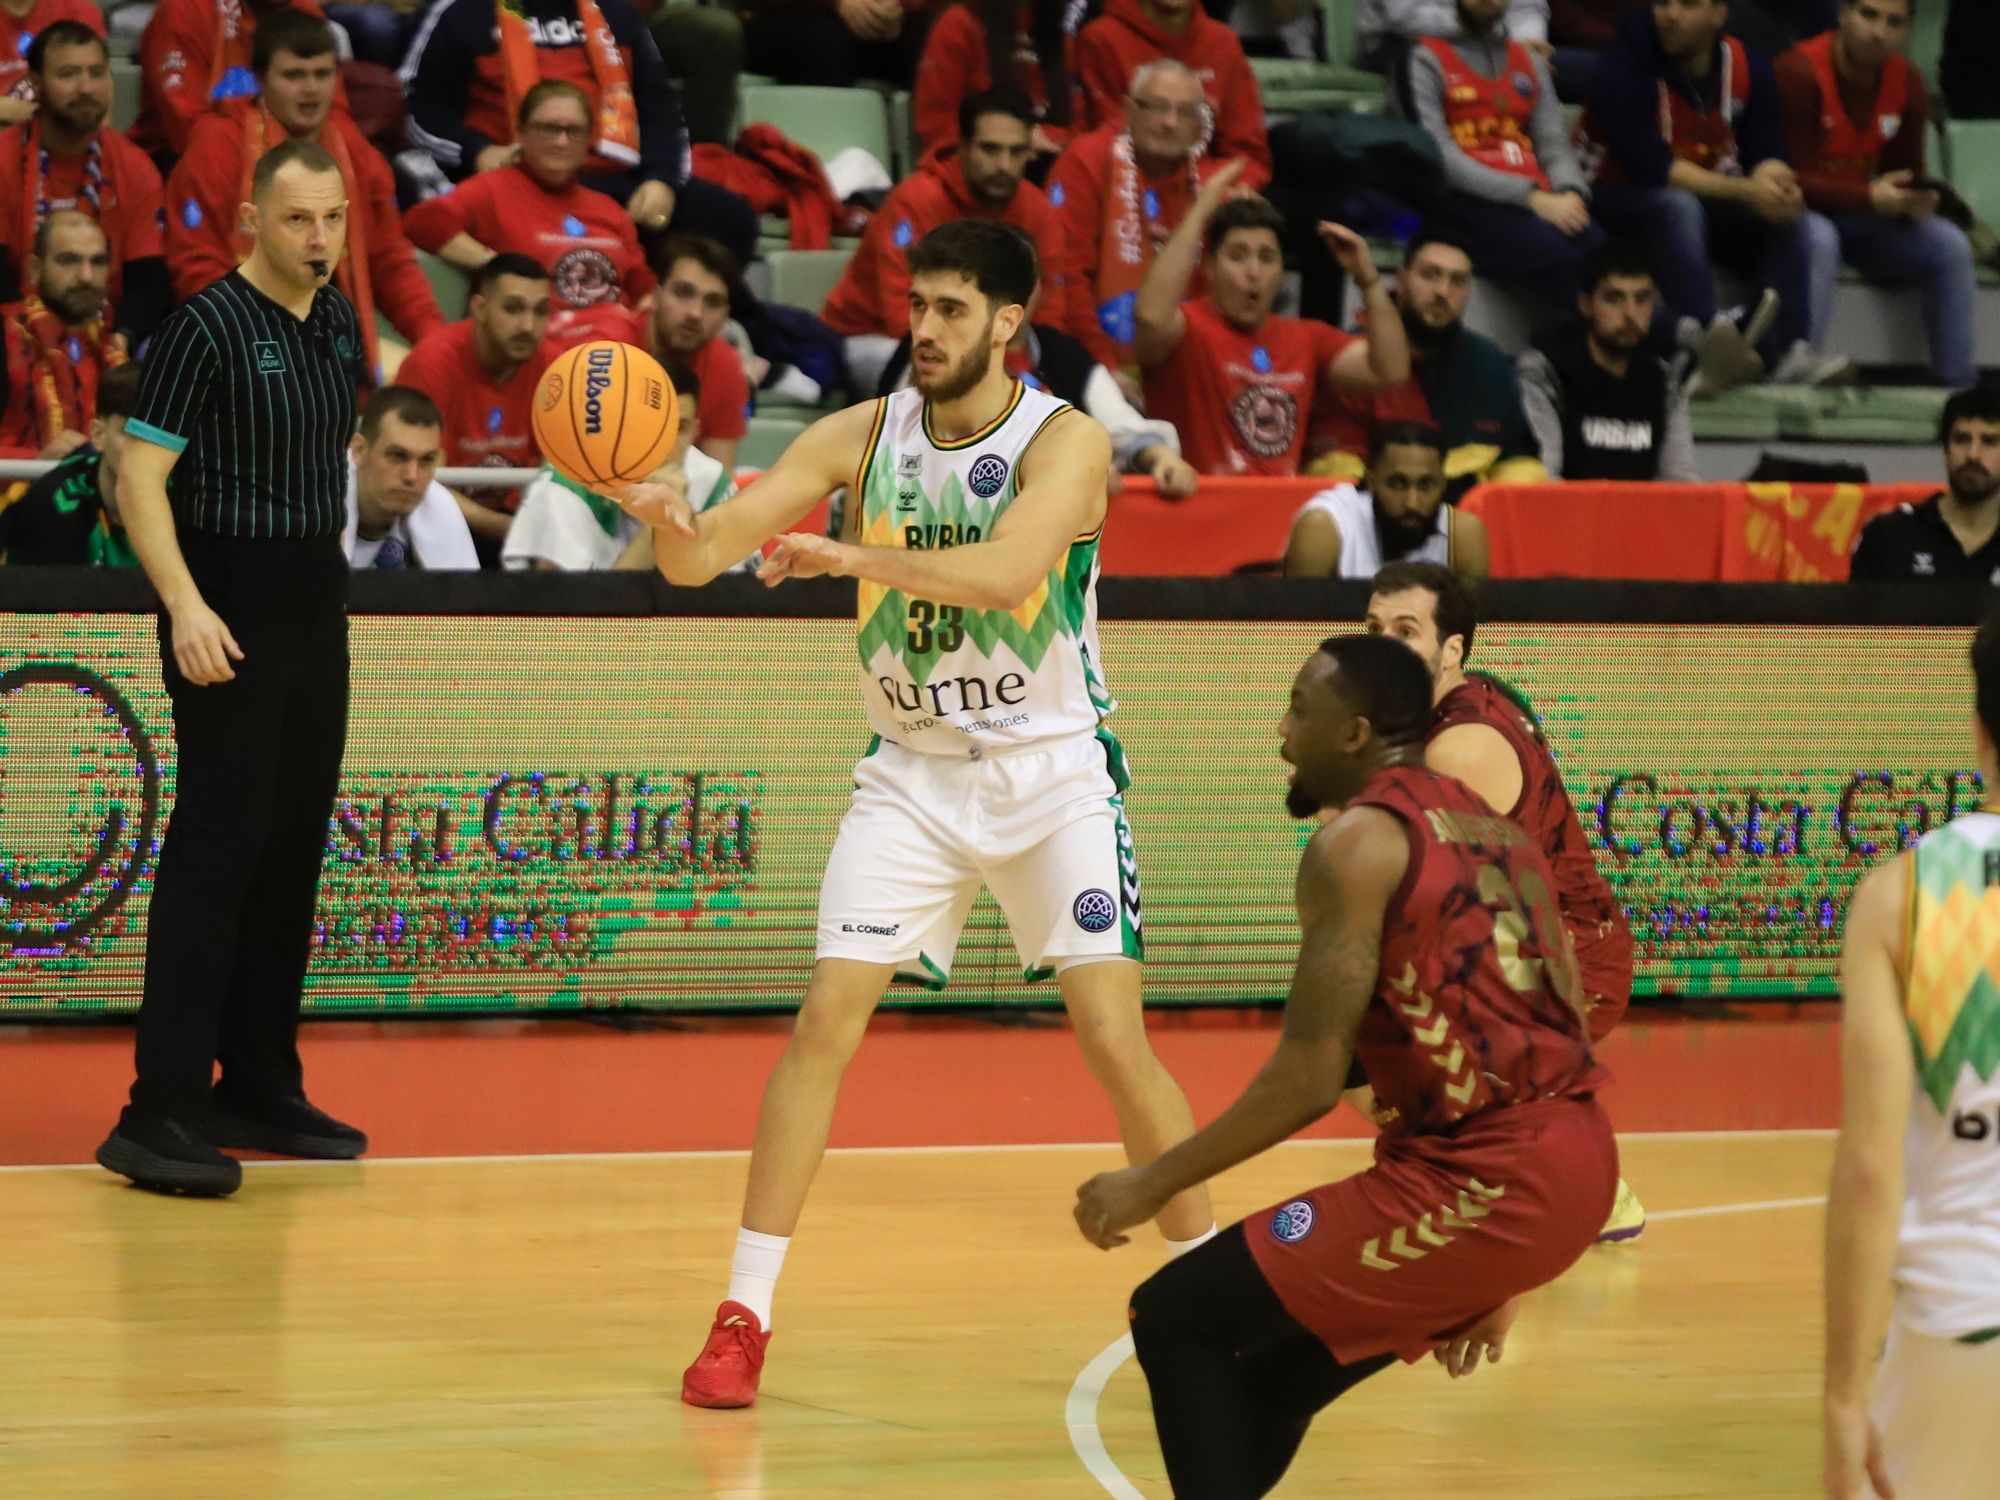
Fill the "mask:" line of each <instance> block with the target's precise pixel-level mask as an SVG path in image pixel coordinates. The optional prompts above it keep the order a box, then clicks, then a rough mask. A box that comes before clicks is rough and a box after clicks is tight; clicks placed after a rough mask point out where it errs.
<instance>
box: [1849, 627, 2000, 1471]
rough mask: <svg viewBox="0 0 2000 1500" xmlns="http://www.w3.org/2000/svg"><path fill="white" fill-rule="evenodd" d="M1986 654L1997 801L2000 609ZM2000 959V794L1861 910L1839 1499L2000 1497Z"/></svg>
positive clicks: (1986, 726)
mask: <svg viewBox="0 0 2000 1500" xmlns="http://www.w3.org/2000/svg"><path fill="white" fill-rule="evenodd" d="M1972 670H1973V677H1974V679H1975V696H1976V703H1977V716H1976V718H1975V721H1974V725H1973V735H1974V739H1975V741H1976V743H1977V745H1978V751H1979V772H1980V775H1981V776H1982V777H1984V778H1985V784H1986V787H1987V788H1988V792H1989V798H1990V797H1991V795H1992V793H1993V791H1994V789H1996V788H2000V751H1996V750H1995V748H1994V743H1995V740H1996V739H2000V615H1996V616H1993V617H1990V618H1989V619H1988V620H1987V622H1986V624H1985V625H1984V626H1982V627H1981V628H1980V631H1979V634H1978V636H1977V638H1976V639H1975V640H1974V642H1973V647H1972ZM1995 974H2000V807H1996V804H1995V802H1994V801H1992V800H1989V801H1987V802H1986V803H1985V804H1983V805H1982V806H1981V807H1980V808H1979V810H1978V811H1977V812H1974V813H1971V814H1969V815H1968V816H1966V817H1963V818H1960V819H1959V820H1958V821H1956V822H1954V823H1949V824H1946V825H1945V826H1944V827H1942V828H1939V829H1936V830H1935V831H1933V832H1931V833H1928V834H1926V835H1925V836H1924V837H1923V838H1922V839H1920V840H1919V841H1918V842H1917V846H1916V847H1915V848H1914V849H1912V850H1910V851H1909V852H1907V853H1904V854H1899V855H1897V856H1896V857H1895V858H1893V859H1891V860H1889V861H1887V862H1886V863H1884V864H1881V865H1878V866H1877V867H1876V868H1875V869H1874V870H1873V871H1871V872H1870V873H1869V875H1868V876H1867V878H1866V879H1864V880H1863V881H1862V882H1861V884H1860V886H1859V887H1857V888H1856V890H1855V892H1854V899H1853V901H1852V903H1851V904H1850V905H1849V907H1848V911H1847V936H1846V941H1845V946H1844V949H1843V952H1842V955H1841V986H1842V989H1843V991H1844V993H1845V996H1846V999H1845V1002H1844V1015H1843V1018H1842V1031H1841V1089H1842V1101H1841V1122H1840V1142H1839V1145H1838V1146H1837V1147H1836V1149H1835V1156H1834V1167H1833V1185H1832V1188H1831V1190H1830V1191H1829V1194H1828V1197H1827V1223H1826V1391H1825V1416H1826V1455H1825V1458H1826V1461H1825V1485H1826V1494H1827V1497H1828V1500H1862V1497H1872V1496H1890V1495H1893V1496H1895V1497H1896V1500H1970V1497H1971V1496H1974V1495H1995V1494H2000V988H1996V987H1995V984H1994V979H1993V976H1994V975H1995ZM1885 1328H1886V1330H1887V1332H1888V1345H1887V1347H1886V1349H1883V1347H1882V1337H1883V1332H1884V1329H1885ZM1878 1349H1882V1357H1881V1368H1880V1370H1879V1371H1876V1370H1873V1369H1872V1367H1873V1365H1874V1361H1875V1356H1876V1352H1877V1350H1878ZM1871 1374H1872V1376H1873V1382H1872V1383H1873V1387H1874V1392H1873V1403H1872V1415H1871V1406H1870V1391H1869V1388H1870V1384H1871V1379H1870V1377H1871Z"/></svg>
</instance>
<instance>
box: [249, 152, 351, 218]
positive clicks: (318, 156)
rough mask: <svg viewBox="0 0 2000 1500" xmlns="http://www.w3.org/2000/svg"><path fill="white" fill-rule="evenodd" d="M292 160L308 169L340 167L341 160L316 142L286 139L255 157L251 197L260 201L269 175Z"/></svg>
mask: <svg viewBox="0 0 2000 1500" xmlns="http://www.w3.org/2000/svg"><path fill="white" fill-rule="evenodd" d="M295 162H296V163H297V164H298V165H299V166H302V167H304V168H305V169H306V170H307V171H308V172H334V173H338V172H339V171H340V163H339V162H337V161H335V160H334V159H333V153H332V152H330V151H328V150H327V149H326V147H324V146H322V145H320V144H319V143H318V142H316V141H308V140H304V139H297V140H289V141H286V142H284V143H283V144H282V145H277V146H273V147H272V148H271V149H270V150H269V151H266V152H265V153H264V154H263V155H262V156H260V157H258V158H257V166H256V170H254V171H253V172H251V174H250V201H251V202H252V203H261V202H263V201H264V190H265V189H266V188H268V187H269V186H270V185H271V179H272V178H274V177H276V176H277V175H278V174H279V173H280V172H282V171H284V170H285V168H286V167H289V166H291V165H292V164H293V163H295Z"/></svg>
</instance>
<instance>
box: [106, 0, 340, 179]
mask: <svg viewBox="0 0 2000 1500" xmlns="http://www.w3.org/2000/svg"><path fill="white" fill-rule="evenodd" d="M285 10H302V11H304V12H305V13H306V14H307V15H309V16H318V17H319V18H320V19H321V20H325V19H326V12H324V11H323V10H321V9H320V8H319V5H318V4H317V0H160V3H159V5H158V6H157V7H155V9H154V11H153V18H152V19H151V20H150V21H148V22H147V23H146V34H145V36H144V37H142V38H141V39H140V42H139V66H140V69H141V72H140V76H139V90H140V109H139V118H138V120H137V121H135V122H134V123H133V126H132V141H133V143H134V144H135V145H137V146H138V147H139V148H140V149H141V150H144V151H147V152H149V153H151V154H152V155H153V156H154V157H155V158H156V159H164V160H165V161H166V162H167V163H168V164H169V165H171V162H172V158H174V157H176V156H179V155H180V154H181V153H182V152H183V151H185V150H187V144H188V137H189V136H191V135H192V134H193V133H194V124H195V121H197V120H199V119H200V118H201V117H202V116H203V115H205V114H207V113H208V112H209V111H210V110H212V109H214V108H216V107H217V106H218V105H222V104H226V103H228V102H229V101H230V100H231V99H248V98H249V97H250V96H251V95H253V94H255V93H256V92H257V74H256V70H255V67H254V64H253V62H252V59H251V55H250V47H251V43H252V41H253V40H254V39H255V37H256V35H257V28H258V26H259V25H261V24H262V23H263V21H264V20H265V19H266V18H267V17H270V16H275V15H277V14H278V13H279V12H281V11H285ZM335 102H336V103H337V104H338V105H339V107H340V108H341V109H342V110H345V109H346V108H347V99H346V96H345V95H344V94H343V93H341V92H339V90H338V87H337V86H336V92H335Z"/></svg>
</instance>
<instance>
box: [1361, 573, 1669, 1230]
mask: <svg viewBox="0 0 2000 1500" xmlns="http://www.w3.org/2000/svg"><path fill="white" fill-rule="evenodd" d="M1477 621H1478V602H1477V598H1476V596H1475V595H1474V594H1473V591H1472V589H1471V586H1470V585H1469V584H1467V582H1466V581H1465V580H1464V579H1463V578H1461V577H1460V576H1459V575H1458V574H1456V573H1454V572H1452V571H1451V570H1450V569H1448V568H1440V567H1438V566H1436V565H1435V564H1431V563H1421V562H1398V563H1391V564H1390V565H1389V566H1388V567H1386V568H1384V569H1382V570H1381V572H1379V573H1377V574H1376V575H1375V582H1374V586H1373V588H1372V590H1371V591H1370V595H1369V599H1368V614H1367V618H1366V622H1365V623H1366V627H1367V629H1368V630H1369V632H1370V633H1372V634H1376V635H1384V636H1388V637H1391V638H1392V639H1395V640H1399V641H1401V642H1402V643H1403V644H1404V645H1406V646H1408V647H1409V648H1410V649H1411V650H1413V651H1414V652H1416V654H1417V656H1418V657H1419V658H1420V659H1421V660H1422V662H1423V664H1424V666H1425V668H1426V669H1427V670H1428V671H1429V672H1430V675H1431V681H1432V695H1433V698H1434V700H1435V708H1434V710H1433V717H1432V720H1431V727H1430V732H1429V735H1428V737H1427V739H1426V741H1425V747H1424V764H1425V765H1427V766H1429V767H1430V768H1431V769H1432V770H1434V771H1439V772H1442V773H1443V774H1445V775H1447V776H1452V777H1455V778H1457V779H1458V780H1459V781H1462V782H1464V783H1465V784H1466V785H1467V786H1469V787H1471V788H1472V789H1473V790H1474V791H1475V792H1477V793H1479V795H1480V796H1481V797H1483V798H1485V799H1486V802H1487V804H1488V805H1489V806H1491V807H1492V808H1493V809H1494V810H1495V811H1497V812H1499V813H1501V814H1503V815H1504V816H1506V817H1508V818H1510V819H1512V820H1513V821H1514V822H1516V823H1518V824H1520V825H1521V828H1522V829H1523V831H1525V832H1526V833H1527V835H1528V837H1529V838H1530V839H1532V840H1533V841H1534V843H1535V846H1536V847H1537V848H1538V849H1540V850H1541V851H1542V854H1543V855H1544V856H1545V857H1546V858H1547V860H1548V862H1549V867H1550V869H1552V870H1553V871H1554V872H1555V877H1556V883H1555V896H1556V904H1557V908H1558V910H1559V911H1560V912H1561V915H1562V923H1563V927H1564V929H1565V931H1566V932H1567V933H1568V934H1569V938H1570V941H1571V944H1572V945H1573V947H1574V949H1575V952H1576V960H1577V973H1578V978H1579V980H1580V981H1581V983H1582V987H1583V988H1582V994H1583V1002H1584V1005H1585V1008H1586V1009H1585V1019H1586V1021H1587V1022H1588V1025H1589V1028H1590V1036H1591V1040H1592V1041H1594V1042H1595V1041H1602V1040H1603V1039H1604V1038H1605V1037H1606V1036H1608V1035H1609V1034H1610V1033H1611V1031H1612V1028H1614V1027H1615V1026H1616V1025H1617V1024H1618V1022H1619V1020H1620V1018H1622V1017H1623V1016H1624V1014H1625V1009H1626V1007H1627V1006H1628V1005H1630V1004H1631V1001H1632V929H1631V926H1630V924H1629V923H1628V922H1627V921H1626V919H1625V910H1624V908H1623V907H1622V906H1621V905H1620V904H1619V901H1618V897H1617V894H1616V893H1615V892H1614V891H1613V890H1612V889H1611V886H1610V884H1609V883H1608V882H1607V881H1606V880H1605V879H1604V876H1603V875H1602V874H1601V873H1600V872H1599V870H1598V868H1597V859H1596V856H1595V855H1594V854H1593V853H1592V852H1591V848H1590V840H1589V838H1588V837H1587V836H1586V835H1585V833H1584V831H1583V824H1582V822H1581V821H1580V820H1579V819H1578V817H1577V815H1576V807H1575V805H1574V804H1573V803H1572V802H1571V801H1570V798H1569V792H1568V789H1567V788H1565V787H1564V785H1563V779H1562V772H1561V771H1560V770H1558V769H1557V767H1556V763H1555V757H1554V756H1553V755H1551V754H1550V753H1549V746H1548V741H1547V739H1546V738H1545V737H1544V736H1543V734H1542V729H1541V725H1540V724H1539V723H1538V722H1537V721H1536V719H1535V717H1534V710H1533V709H1532V708H1531V707H1530V706H1529V705H1528V703H1527V701H1526V700H1525V699H1524V698H1522V697H1521V695H1520V694H1519V693H1518V692H1516V691H1515V690H1514V689H1513V688H1512V687H1510V686H1508V685H1507V684H1506V683H1503V682H1501V681H1500V680H1498V679H1497V678H1494V677H1489V676H1487V675H1486V674H1485V673H1483V672H1471V671H1468V670H1467V669H1466V662H1467V661H1468V660H1469V659H1470V657H1471V655H1472V636H1473V629H1474V626H1475V625H1476V624H1477ZM1645 1227H1646V1213H1645V1210H1644V1209H1643V1208H1642V1207H1641V1206H1640V1204H1639V1200H1638V1198H1637V1197H1636V1196H1635V1195H1634V1194H1633V1192H1632V1190H1631V1188H1630V1187H1628V1186H1627V1185H1626V1184H1624V1183H1623V1182H1621V1183H1619V1185H1618V1201H1617V1204H1616V1205H1615V1209H1614V1212H1613V1214H1612V1216H1611V1218H1610V1219H1609V1220H1607V1222H1606V1224H1605V1226H1604V1233H1603V1236H1602V1237H1603V1238H1604V1239H1605V1240H1607V1241H1620V1240H1629V1239H1635V1238H1637V1237H1638V1235H1639V1234H1640V1233H1641V1231H1643V1230H1644V1229H1645Z"/></svg>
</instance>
